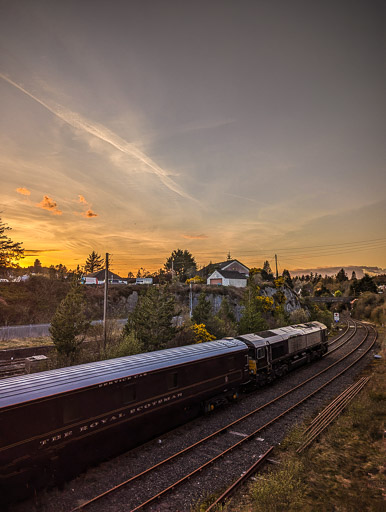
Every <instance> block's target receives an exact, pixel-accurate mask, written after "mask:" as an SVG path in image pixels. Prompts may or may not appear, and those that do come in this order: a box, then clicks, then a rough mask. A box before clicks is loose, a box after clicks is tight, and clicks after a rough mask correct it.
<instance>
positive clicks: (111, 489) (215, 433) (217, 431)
mask: <svg viewBox="0 0 386 512" xmlns="http://www.w3.org/2000/svg"><path fill="white" fill-rule="evenodd" d="M354 325H355V326H356V322H354ZM356 332H357V331H356V329H355V331H354V333H353V334H350V337H349V339H351V338H352V336H353V335H354V334H355V333H356ZM363 342H364V340H363V341H362V342H361V344H362V343H363ZM361 344H359V345H358V347H355V348H354V349H353V350H351V351H350V352H349V353H348V354H346V355H345V356H344V357H342V358H341V359H339V360H338V361H335V363H333V364H332V365H330V366H328V367H327V368H325V369H324V370H321V371H320V372H318V373H316V374H315V375H313V376H311V377H309V378H308V379H306V380H305V381H303V382H302V383H300V384H298V385H296V386H295V387H293V388H291V389H290V390H288V391H286V392H284V393H282V394H281V395H279V396H277V397H276V398H274V399H273V400H271V401H269V402H267V403H265V404H263V405H261V406H259V407H258V408H256V409H254V410H253V411H250V412H248V413H246V414H244V415H243V416H241V417H240V418H238V419H237V420H235V421H233V422H231V423H228V424H227V425H225V426H224V427H221V428H220V429H218V430H216V431H215V432H212V433H211V434H209V435H208V436H206V437H204V438H202V439H200V440H198V441H196V442H195V443H193V444H191V445H189V446H187V447H186V448H183V449H182V450H180V451H178V452H176V453H174V454H173V455H171V456H169V457H167V458H166V459H163V460H161V461H160V462H158V463H157V464H155V465H154V466H151V467H150V468H147V469H145V470H143V471H142V472H140V473H137V474H136V475H133V476H132V477H130V478H128V479H127V480H125V481H123V482H120V483H119V484H117V485H115V486H114V487H111V488H110V489H107V490H106V491H105V492H103V493H101V494H99V495H97V496H94V497H93V498H91V499H90V500H88V501H85V502H84V503H82V504H81V505H78V506H77V507H75V508H73V509H71V511H70V512H77V511H79V510H83V509H84V508H86V507H88V506H89V505H91V504H92V503H95V502H96V501H98V500H100V499H102V498H104V497H105V496H107V495H109V494H111V493H113V492H115V491H117V490H119V489H121V488H122V487H125V486H126V485H128V484H130V483H132V482H133V481H135V480H137V479H139V478H140V477H142V476H145V475H146V474H149V473H150V472H152V471H154V470H155V469H158V468H159V467H161V466H163V465H164V464H166V463H167V462H170V461H171V460H173V459H175V458H177V457H179V456H180V455H183V454H185V453H187V452H189V451H190V450H192V449H194V448H196V447H197V446H199V445H200V444H202V443H204V442H206V441H208V440H210V439H212V438H213V437H215V436H217V435H219V434H221V433H223V432H225V431H226V430H228V429H229V428H231V427H234V426H235V425H237V424H238V423H240V422H241V421H243V420H245V419H247V418H249V417H250V416H252V415H254V414H256V413H258V412H259V411H261V410H263V409H264V408H266V407H268V406H269V405H272V404H273V403H275V402H277V401H278V400H280V399H282V398H284V397H286V396H287V395H289V394H290V393H292V392H294V391H296V390H297V389H299V388H301V387H302V386H304V385H306V384H308V383H309V382H310V381H312V380H313V379H315V378H317V377H319V376H320V375H322V374H323V373H325V372H326V371H328V370H330V369H331V368H333V367H334V366H336V365H337V364H339V363H341V362H342V361H344V360H345V359H346V358H348V357H349V356H350V355H351V354H352V353H353V352H355V351H356V350H357V348H359V346H360V345H361ZM330 353H331V352H328V353H327V354H325V355H328V354H330Z"/></svg>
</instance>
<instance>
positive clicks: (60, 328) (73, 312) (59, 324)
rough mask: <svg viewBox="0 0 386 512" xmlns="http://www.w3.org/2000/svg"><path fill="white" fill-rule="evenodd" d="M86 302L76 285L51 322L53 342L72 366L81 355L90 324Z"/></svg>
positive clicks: (75, 284)
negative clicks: (80, 351)
mask: <svg viewBox="0 0 386 512" xmlns="http://www.w3.org/2000/svg"><path fill="white" fill-rule="evenodd" d="M85 310H86V302H85V299H84V297H83V294H82V290H81V288H80V286H79V285H78V284H77V283H74V284H73V286H72V288H71V290H70V291H69V292H68V294H67V295H66V297H65V298H64V299H63V300H62V302H61V303H60V304H59V306H58V308H57V310H56V312H55V314H54V316H53V318H52V321H51V327H50V334H51V338H52V341H53V342H54V345H55V347H56V349H57V351H58V353H59V354H60V355H62V356H65V357H66V358H67V360H68V361H69V362H70V364H72V363H73V362H74V360H75V358H76V356H77V354H78V353H79V350H80V347H81V345H82V343H83V341H84V338H85V336H86V333H87V330H88V328H89V326H90V322H89V321H88V320H87V318H86V314H85Z"/></svg>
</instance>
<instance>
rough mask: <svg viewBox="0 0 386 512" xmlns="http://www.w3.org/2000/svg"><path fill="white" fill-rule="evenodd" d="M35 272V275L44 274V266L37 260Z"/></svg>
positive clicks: (34, 267)
mask: <svg viewBox="0 0 386 512" xmlns="http://www.w3.org/2000/svg"><path fill="white" fill-rule="evenodd" d="M33 271H34V273H35V274H41V273H42V264H41V263H40V260H38V259H36V260H35V261H34V266H33Z"/></svg>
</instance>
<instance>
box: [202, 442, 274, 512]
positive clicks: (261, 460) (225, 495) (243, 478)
mask: <svg viewBox="0 0 386 512" xmlns="http://www.w3.org/2000/svg"><path fill="white" fill-rule="evenodd" d="M273 449H274V447H273V446H271V447H270V448H269V449H268V450H267V451H266V452H265V453H264V454H263V455H262V456H261V457H260V458H259V460H257V461H256V462H255V463H254V464H252V466H251V467H250V468H249V469H247V471H246V472H245V473H244V474H243V475H241V477H240V478H239V479H238V480H236V482H234V483H233V484H232V485H231V486H230V487H228V489H227V490H226V491H225V492H223V494H222V495H221V496H220V497H219V498H217V500H216V501H214V502H213V503H212V504H211V505H210V507H209V508H207V509H206V510H205V512H210V511H211V510H213V509H214V508H215V507H217V505H219V504H220V503H221V505H224V504H225V502H226V501H227V500H228V499H229V498H230V497H231V496H233V494H234V493H235V492H236V491H237V489H239V487H241V486H242V485H243V483H244V482H246V481H247V480H248V479H249V478H250V477H251V476H252V475H254V474H255V473H256V471H257V470H258V469H259V468H260V466H261V465H262V464H263V463H264V462H266V460H267V458H268V455H269V454H270V453H271V452H272V450H273Z"/></svg>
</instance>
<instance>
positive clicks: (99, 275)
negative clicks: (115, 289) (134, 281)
mask: <svg viewBox="0 0 386 512" xmlns="http://www.w3.org/2000/svg"><path fill="white" fill-rule="evenodd" d="M105 273H106V271H105V270H104V269H102V270H99V271H98V272H94V273H93V274H89V275H88V276H87V278H90V277H93V278H95V279H96V284H104V283H105ZM87 278H86V279H87ZM109 284H127V279H123V278H122V277H119V275H118V274H114V272H110V270H109Z"/></svg>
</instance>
